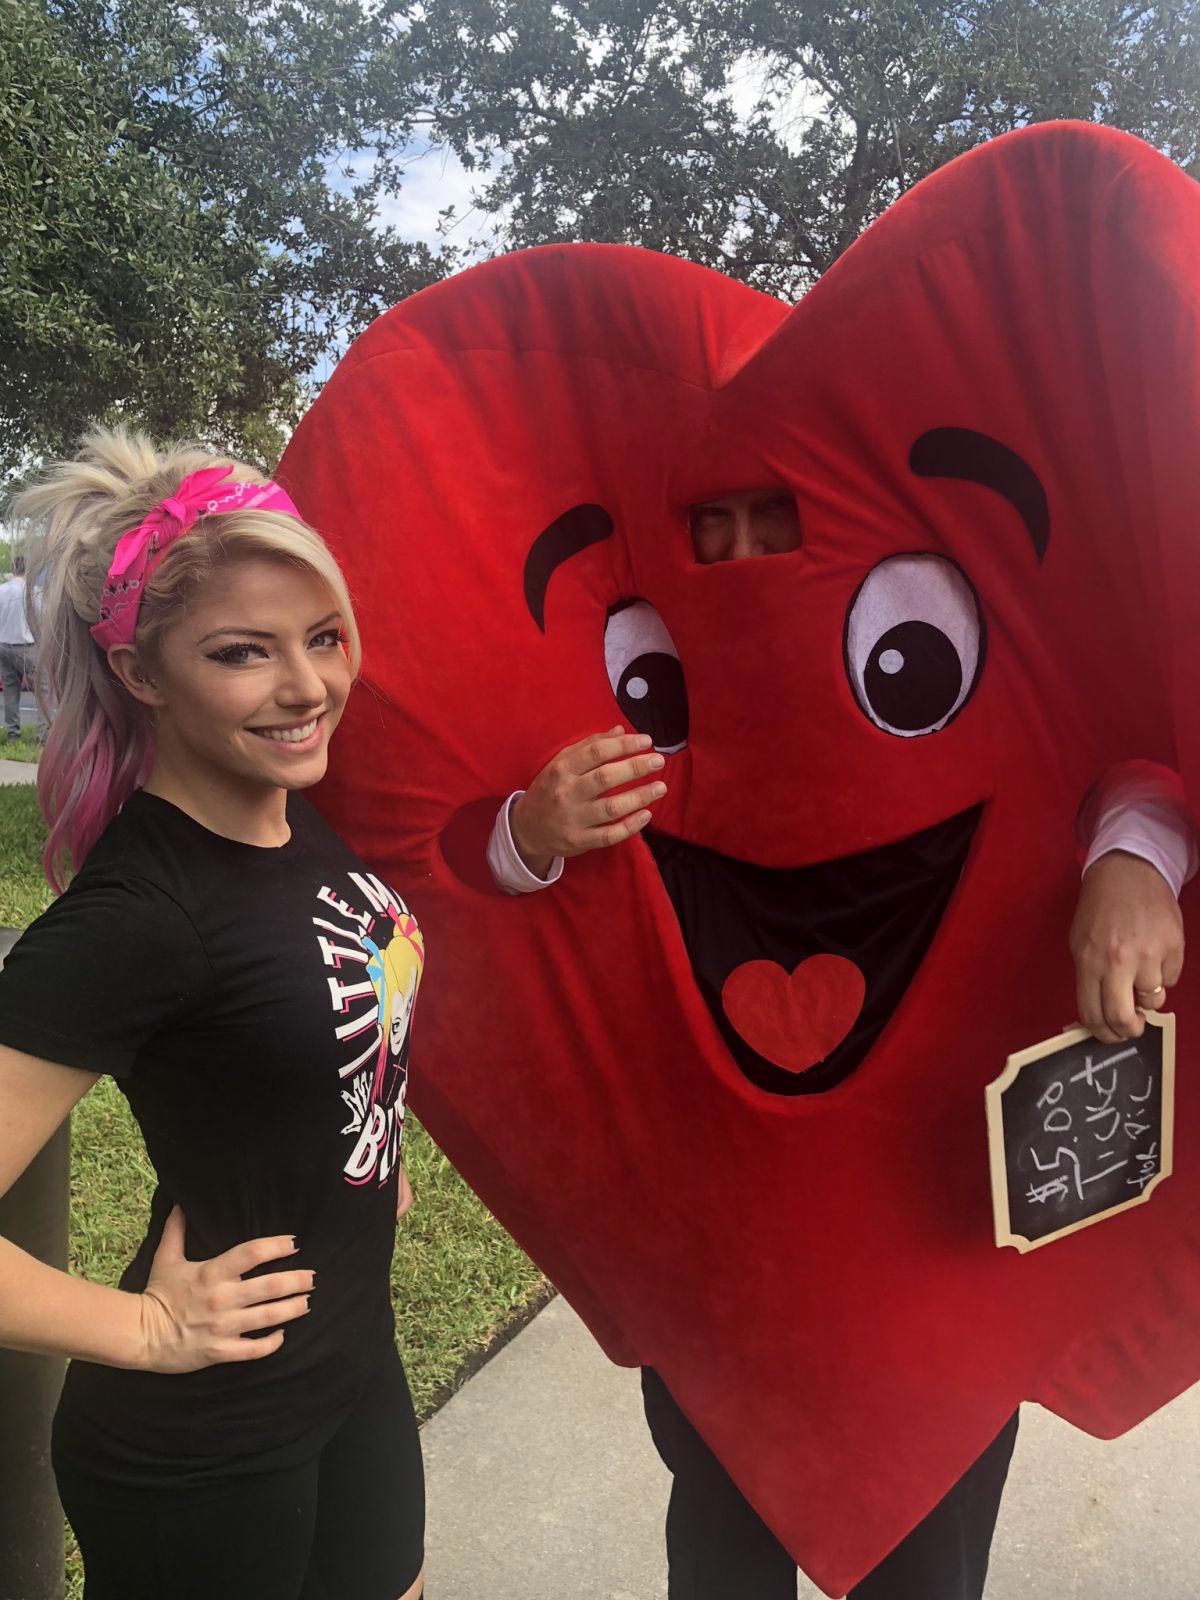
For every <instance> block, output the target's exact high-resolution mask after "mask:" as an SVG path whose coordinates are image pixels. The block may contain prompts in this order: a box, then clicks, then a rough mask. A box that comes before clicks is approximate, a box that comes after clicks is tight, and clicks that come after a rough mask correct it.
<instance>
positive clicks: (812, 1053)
mask: <svg viewBox="0 0 1200 1600" xmlns="http://www.w3.org/2000/svg"><path fill="white" fill-rule="evenodd" d="M866 992H867V983H866V979H865V978H864V977H863V975H862V973H861V972H860V971H859V969H858V968H857V967H856V966H855V964H854V962H853V961H847V960H846V958H845V957H844V956H829V955H821V956H809V958H808V960H807V961H802V962H801V963H800V965H799V966H798V967H797V968H796V970H795V972H792V973H790V974H789V973H787V972H785V971H784V970H783V968H782V967H781V966H778V965H777V964H776V963H775V962H774V961H744V962H743V963H742V965H741V966H740V967H735V968H734V970H733V971H732V972H731V973H730V974H729V976H728V977H727V978H726V979H725V985H724V988H723V989H722V990H721V1003H722V1005H723V1006H724V1007H725V1015H726V1016H727V1017H728V1018H729V1020H730V1022H732V1023H733V1025H734V1027H735V1028H736V1029H737V1031H738V1032H739V1033H740V1034H741V1036H742V1038H743V1039H744V1040H745V1041H746V1043H747V1044H748V1045H749V1046H750V1048H751V1049H752V1050H756V1051H757V1052H758V1054H759V1055H760V1056H764V1057H765V1058H766V1060H768V1061H773V1062H774V1063H775V1065H776V1066H777V1067H783V1069H784V1070H785V1071H786V1072H806V1071H807V1070H808V1068H809V1067H814V1066H816V1064H817V1062H818V1061H824V1059H825V1057H826V1056H827V1055H828V1054H829V1052H830V1051H831V1050H834V1049H836V1048H837V1046H838V1045H839V1044H841V1042H842V1040H843V1039H844V1038H845V1037H846V1035H847V1034H848V1033H849V1032H850V1029H851V1028H852V1027H853V1026H854V1024H855V1022H856V1021H857V1020H858V1014H859V1012H860V1011H861V1010H862V1004H863V1000H864V998H865V996H866Z"/></svg>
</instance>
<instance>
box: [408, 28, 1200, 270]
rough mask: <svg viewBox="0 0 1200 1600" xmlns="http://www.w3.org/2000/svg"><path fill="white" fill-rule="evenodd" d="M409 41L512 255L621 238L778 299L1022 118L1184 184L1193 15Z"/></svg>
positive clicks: (1197, 90) (1194, 147)
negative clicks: (1111, 136)
mask: <svg viewBox="0 0 1200 1600" xmlns="http://www.w3.org/2000/svg"><path fill="white" fill-rule="evenodd" d="M406 46H407V49H408V51H409V52H410V53H411V58H412V61H413V63H414V75H415V77H416V78H417V79H418V81H419V82H420V83H421V84H422V85H423V86H424V89H423V92H424V95H425V100H426V107H427V112H428V115H429V117H430V118H431V120H432V123H433V126H434V128H435V130H436V131H437V133H438V134H439V135H440V136H441V137H443V138H445V139H447V140H449V141H450V142H451V144H452V145H453V146H454V148H455V149H456V150H457V151H459V152H460V154H461V155H462V157H463V159H464V160H465V161H467V162H468V163H474V164H476V165H478V166H480V167H481V168H484V169H485V170H486V174H487V175H486V177H485V181H484V186H483V190H482V194H481V203H482V204H483V205H484V206H485V208H487V209H490V210H491V211H492V212H494V213H495V214H496V215H497V216H498V217H499V219H500V224H499V226H500V234H501V237H502V238H503V240H504V241H505V242H506V243H508V244H511V245H525V244H534V243H541V242H544V241H546V240H550V239H610V240H625V241H627V242H629V243H634V244H642V245H649V246H652V247H654V248H656V249H661V250H666V251H670V252H673V253H676V254H679V255H683V256H686V257H688V258H690V259H692V260H696V261H703V262H707V263H708V264H710V265H712V266H715V267H718V268H720V269H721V270H723V271H725V272H728V273H730V274H732V275H733V276H735V277H738V278H742V279H744V280H746V281H748V282H751V283H753V284H756V285H757V286H759V287H761V288H763V289H766V290H769V291H771V292H774V293H778V294H782V295H792V294H795V293H798V292H799V291H801V290H802V289H803V288H804V287H805V286H806V285H807V284H809V283H811V282H812V281H813V279H814V278H816V277H817V276H818V275H819V274H820V273H821V272H823V271H824V270H825V269H826V268H827V267H828V266H829V265H830V264H831V263H832V262H833V261H834V260H836V258H837V257H838V256H839V255H840V254H841V252H842V251H843V250H845V249H846V248H847V246H848V245H850V244H851V243H852V242H853V241H854V239H855V238H856V237H857V236H858V234H859V233H860V232H861V230H862V228H863V227H864V226H865V224H866V223H868V222H869V221H871V220H872V219H873V218H874V217H875V216H877V215H878V214H879V213H880V212H881V211H882V210H883V209H884V208H885V207H886V206H887V205H888V204H889V203H890V202H891V201H892V200H893V199H895V197H896V196H897V195H898V194H899V193H900V192H901V191H902V190H904V189H905V188H908V187H909V186H911V185H912V184H913V183H914V182H916V181H917V180H918V179H919V178H921V177H924V176H925V175H926V174H927V173H928V172H931V171H932V170H934V168H936V167H938V166H940V165H942V164H943V163H944V162H945V161H948V160H949V159H950V158H951V157H953V156H955V155H958V154H959V153H960V152H961V151H963V150H965V149H968V148H970V147H971V146H973V145H976V144H980V143H982V142H983V141H984V140H987V139H990V138H992V137H994V136H995V135H997V134H999V133H1003V132H1006V131H1008V130H1009V129H1012V128H1016V127H1020V126H1022V125H1024V124H1026V123H1030V122H1037V121H1043V120H1047V119H1055V118H1063V117H1078V118H1083V119H1086V120H1092V121H1097V122H1105V123H1110V124H1112V125H1114V126H1116V127H1120V128H1124V129H1126V130H1128V131H1130V132H1132V133H1137V134H1140V135H1142V136H1143V137H1144V138H1146V139H1148V140H1149V141H1150V142H1152V143H1153V144H1155V145H1157V146H1158V147H1159V148H1160V149H1162V150H1163V151H1165V152H1166V153H1167V154H1168V155H1170V156H1172V157H1173V158H1174V159H1175V160H1176V161H1178V162H1179V163H1180V164H1181V165H1183V166H1184V167H1187V168H1189V169H1190V170H1192V171H1193V173H1200V166H1198V157H1200V145H1198V142H1197V141H1198V138H1200V4H1198V3H1197V0H1167V3H1165V4H1161V5H1139V4H1132V5H1122V4H1119V3H1113V0H959V3H955V4H950V5H935V4H932V3H929V0H884V3H882V4H878V5H870V6H862V5H857V4H845V3H841V4H834V5H815V4H811V3H808V0H569V3H562V0H436V3H431V4H429V5H427V6H426V7H425V8H424V13H423V15H422V16H421V17H420V19H419V20H417V21H415V22H414V25H413V27H412V29H411V32H410V34H409V35H408V38H407V41H406Z"/></svg>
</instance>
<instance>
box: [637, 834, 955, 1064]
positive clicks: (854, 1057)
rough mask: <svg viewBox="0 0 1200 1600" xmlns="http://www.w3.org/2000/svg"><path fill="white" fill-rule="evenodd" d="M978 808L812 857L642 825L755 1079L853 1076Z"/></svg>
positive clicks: (916, 951) (934, 923) (948, 890)
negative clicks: (828, 857)
mask: <svg viewBox="0 0 1200 1600" xmlns="http://www.w3.org/2000/svg"><path fill="white" fill-rule="evenodd" d="M982 809H983V808H982V806H973V807H972V808H971V809H970V810H969V811H964V812H961V813H960V814H959V815H958V816H955V817H951V818H949V819H948V820H947V821H945V822H939V823H937V824H935V826H934V827H932V828H926V829H925V831H924V832H922V833H916V834H913V835H912V836H911V837H910V838H907V839H901V840H899V841H898V842H897V843H895V844H890V845H885V846H883V847H882V848H881V849H878V850H868V851H865V852H863V853H862V854H861V855H856V856H845V857H843V858H842V859H840V860H837V861H822V862H818V863H817V864H816V865H814V866H810V867H759V866H753V865H751V864H750V863H749V862H745V861H736V860H734V859H733V858H732V857H731V856H723V855H719V854H718V853H717V852H716V851H715V850H706V849H705V848H703V846H701V845H694V844H687V843H686V842H685V841H683V840H682V839H675V838H671V837H669V836H668V835H666V834H661V833H652V832H650V831H647V832H646V833H645V834H643V836H642V837H643V838H644V839H645V841H646V844H647V845H648V846H649V849H650V852H651V854H652V855H653V856H654V859H655V862H656V863H657V865H658V870H659V872H660V874H661V876H662V880H663V883H664V884H665V886H666V889H667V893H668V894H669V895H670V897H671V902H672V904H673V905H674V907H675V914H676V916H677V917H678V918H679V926H680V929H681V930H682V933H683V939H684V944H685V945H686V947H687V952H688V956H689V958H690V960H691V963H692V971H693V972H694V973H695V976H696V982H697V984H698V985H699V987H700V992H701V994H702V995H703V996H704V999H705V1001H706V1002H707V1005H708V1009H709V1010H710V1011H711V1012H712V1015H713V1019H714V1020H715V1022H716V1024H717V1027H718V1028H719V1029H720V1030H721V1035H722V1037H723V1038H724V1040H725V1043H726V1044H727V1045H728V1047H729V1050H730V1053H731V1054H732V1056H733V1058H734V1060H735V1061H736V1062H737V1064H738V1066H739V1067H740V1068H741V1070H742V1072H743V1073H744V1074H745V1075H746V1077H747V1078H749V1080H750V1082H751V1083H753V1084H756V1085H757V1086H758V1088H760V1089H765V1090H767V1091H768V1092H769V1093H771V1094H789V1095H791V1094H819V1093H821V1092H822V1091H823V1090H825V1089H831V1088H833V1086H834V1085H835V1084H838V1083H841V1082H842V1080H843V1079H844V1078H847V1077H849V1075H850V1073H851V1072H853V1071H854V1069H855V1067H857V1066H858V1065H859V1063H860V1062H861V1061H862V1060H863V1058H864V1057H865V1056H866V1054H867V1052H868V1051H869V1050H870V1049H871V1047H872V1045H873V1044H874V1043H875V1041H876V1039H877V1038H878V1037H879V1034H880V1032H881V1031H882V1029H883V1026H884V1024H885V1023H886V1022H887V1021H888V1019H889V1018H890V1017H891V1015H892V1013H893V1012H894V1011H895V1009H896V1007H897V1006H898V1005H899V1003H900V1000H901V998H902V996H903V995H904V992H905V990H906V989H907V988H908V985H909V984H910V983H911V981H912V979H913V977H914V976H915V974H916V971H917V968H918V967H919V966H920V965H921V962H922V960H923V959H924V957H925V952H926V951H927V950H928V949H929V946H930V944H931V943H932V941H933V936H934V934H935V933H936V932H937V930H938V927H939V925H940V923H941V920H942V916H943V914H944V912H945V910H946V907H947V905H948V904H949V902H950V897H951V895H952V894H953V893H954V889H955V886H956V885H957V883H958V880H959V878H960V876H961V875H962V870H963V867H964V865H965V863H966V859H967V852H968V851H969V849H970V846H971V840H972V839H973V838H974V836H975V829H976V827H977V826H978V824H979V818H980V815H981V813H982Z"/></svg>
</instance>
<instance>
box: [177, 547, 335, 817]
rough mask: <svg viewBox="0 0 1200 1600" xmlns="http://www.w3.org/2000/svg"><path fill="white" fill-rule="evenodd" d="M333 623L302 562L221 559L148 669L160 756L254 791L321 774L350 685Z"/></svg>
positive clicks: (302, 782)
mask: <svg viewBox="0 0 1200 1600" xmlns="http://www.w3.org/2000/svg"><path fill="white" fill-rule="evenodd" d="M342 622H343V619H342V615H341V612H340V610H339V609H338V607H337V602H336V601H335V600H334V598H333V596H332V595H331V594H330V592H329V590H328V589H327V588H326V587H325V584H324V583H323V582H322V580H321V579H320V577H318V575H317V574H316V573H315V572H313V571H312V570H311V569H310V568H308V567H304V566H300V565H298V564H296V563H293V562H290V561H287V560H282V559H281V560H271V559H267V558H263V557H257V556H255V557H246V558H243V559H233V560H230V561H228V562H227V563H225V564H224V565H222V566H220V567H218V568H217V569H216V570H215V571H214V572H213V574H212V575H211V577H210V578H209V579H208V580H207V581H206V582H205V584H204V586H203V588H202V589H201V590H200V591H199V592H198V594H197V595H196V597H195V598H194V600H192V602H191V603H190V604H189V606H188V609H187V611H186V612H185V613H184V615H183V617H182V618H181V620H180V621H179V622H178V623H176V624H175V626H174V627H172V628H170V629H169V630H168V631H167V632H166V633H165V634H164V635H163V638H162V642H161V645H160V646H159V650H158V653H157V657H156V659H155V661H154V662H153V664H152V666H149V667H148V669H146V671H147V677H148V678H149V679H150V681H151V682H152V683H153V685H154V688H155V689H156V690H157V696H156V698H155V702H154V703H155V711H156V718H157V742H158V749H159V754H160V756H167V757H169V759H170V761H171V764H172V766H173V767H174V768H175V769H176V771H179V772H182V771H185V770H190V771H192V772H194V773H196V774H197V775H200V774H201V773H203V774H204V775H205V776H207V777H208V778H210V779H211V778H213V777H223V778H225V779H226V780H227V779H228V778H230V777H232V778H234V779H237V780H241V781H243V782H245V783H248V784H250V785H252V786H255V787H257V786H261V787H264V788H280V789H306V788H308V787H309V786H310V785H311V784H314V783H317V782H319V781H320V779H321V778H322V777H324V775H325V766H326V762H327V759H328V746H329V738H330V735H331V734H332V732H333V730H334V728H335V727H336V726H337V724H338V719H339V718H340V717H341V714H342V708H343V707H344V706H345V703H346V696H347V694H348V693H349V691H350V683H351V673H350V665H349V662H348V661H347V659H346V651H345V648H344V645H343V638H342Z"/></svg>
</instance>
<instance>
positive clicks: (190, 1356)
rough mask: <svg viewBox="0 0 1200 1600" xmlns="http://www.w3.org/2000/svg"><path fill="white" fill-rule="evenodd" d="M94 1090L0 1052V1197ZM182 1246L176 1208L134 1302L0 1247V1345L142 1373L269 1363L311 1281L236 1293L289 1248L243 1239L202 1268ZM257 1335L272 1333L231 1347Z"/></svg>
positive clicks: (282, 1281)
mask: <svg viewBox="0 0 1200 1600" xmlns="http://www.w3.org/2000/svg"><path fill="white" fill-rule="evenodd" d="M96 1081H97V1075H96V1074H95V1073H92V1072H82V1071H80V1070H79V1069H78V1068H76V1067H64V1066H59V1065H57V1064H56V1063H55V1062H52V1061H42V1060H39V1059H38V1058H37V1057H36V1056H29V1055H25V1054H24V1053H22V1052H21V1051H19V1050H10V1049H9V1048H8V1047H7V1046H4V1045H0V1193H4V1192H5V1191H7V1190H8V1189H9V1188H10V1187H11V1186H12V1184H13V1183H15V1181H16V1180H17V1178H19V1177H20V1176H21V1174H22V1173H23V1172H24V1171H25V1169H26V1167H28V1165H29V1163H30V1162H31V1161H32V1160H33V1158H34V1156H36V1155H37V1153H38V1151H39V1150H40V1149H41V1148H42V1146H43V1145H44V1144H45V1143H46V1141H47V1140H48V1139H49V1138H50V1136H51V1134H52V1133H53V1132H54V1131H55V1129H56V1128H58V1127H59V1126H60V1124H61V1123H62V1121H63V1119H64V1117H66V1116H67V1114H68V1113H69V1112H70V1110H71V1108H72V1106H74V1105H77V1104H78V1102H79V1101H80V1100H82V1099H83V1097H84V1095H85V1094H87V1092H88V1090H89V1089H91V1087H92V1086H93V1084H95V1082H96ZM183 1235H184V1220H183V1213H182V1212H181V1211H180V1210H179V1209H178V1207H176V1209H175V1210H174V1211H173V1212H172V1213H171V1215H170V1217H169V1218H168V1219H167V1223H166V1226H165V1227H164V1229H163V1237H162V1242H161V1243H160V1245H159V1248H158V1251H157V1253H156V1255H155V1257H154V1264H153V1267H152V1269H151V1274H150V1281H149V1282H148V1284H147V1286H146V1290H145V1293H143V1294H130V1293H129V1292H127V1291H126V1290H123V1289H110V1288H108V1287H107V1286H106V1285H104V1284H99V1283H89V1282H88V1281H87V1279H86V1278H77V1277H73V1276H72V1275H71V1274H70V1273H67V1272H60V1271H59V1270H58V1268H56V1267H49V1266H47V1265H46V1264H45V1262H42V1261H39V1260H37V1258H36V1257H35V1256H31V1255H30V1254H29V1253H28V1252H27V1251H25V1250H21V1249H20V1248H19V1247H18V1246H17V1245H15V1244H12V1243H11V1242H10V1241H9V1240H7V1239H0V1345H4V1346H7V1347H8V1348H9V1349H12V1350H30V1351H36V1352H39V1353H45V1354H53V1355H64V1356H78V1357H81V1358H82V1359H84V1360H86V1361H98V1362H101V1363H102V1364H103V1365H105V1366H111V1367H140V1368H144V1369H146V1370H147V1371H152V1372H192V1371H195V1370H196V1369H197V1368H199V1367H207V1366H211V1365H214V1364H215V1363H216V1362H219V1361H254V1360H261V1359H262V1357H263V1356H267V1355H271V1354H272V1353H273V1352H274V1351H275V1350H277V1349H278V1348H279V1346H280V1344H282V1342H283V1331H282V1329H281V1328H280V1327H279V1324H281V1323H284V1322H290V1321H292V1320H293V1319H294V1318H295V1317H300V1316H303V1315H304V1314H305V1312H306V1311H307V1310H308V1292H309V1291H310V1290H311V1289H312V1282H313V1275H312V1273H311V1272H303V1271H292V1272H280V1273H272V1274H270V1275H268V1276H266V1277H261V1278H253V1279H251V1280H250V1281H249V1282H247V1281H245V1280H244V1279H243V1277H242V1274H243V1273H245V1272H248V1271H250V1269H251V1268H252V1267H256V1266H261V1265H262V1264H263V1263H265V1262H267V1261H274V1260H278V1259H279V1258H280V1257H282V1256H286V1255H290V1254H292V1253H293V1252H294V1250H295V1241H294V1240H293V1239H291V1238H287V1237H285V1238H273V1239H253V1240H250V1241H249V1242H248V1243H246V1244H243V1245H238V1246H236V1247H235V1248H234V1249H233V1250H227V1251H226V1252H225V1253H224V1255H221V1256H216V1257H214V1258H213V1259H212V1260H211V1261H188V1260H187V1259H186V1257H185V1256H184V1253H183ZM285 1296H286V1297H289V1298H283V1297H285ZM272 1300H273V1301H275V1303H274V1304H271V1305H264V1304H263V1303H262V1302H264V1301H272ZM266 1327H271V1328H275V1329H276V1330H277V1331H276V1332H275V1333H274V1334H271V1335H269V1336H268V1337H266V1338H262V1339H246V1338H243V1337H242V1335H243V1334H244V1333H247V1332H249V1331H251V1330H252V1329H261V1328H266Z"/></svg>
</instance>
